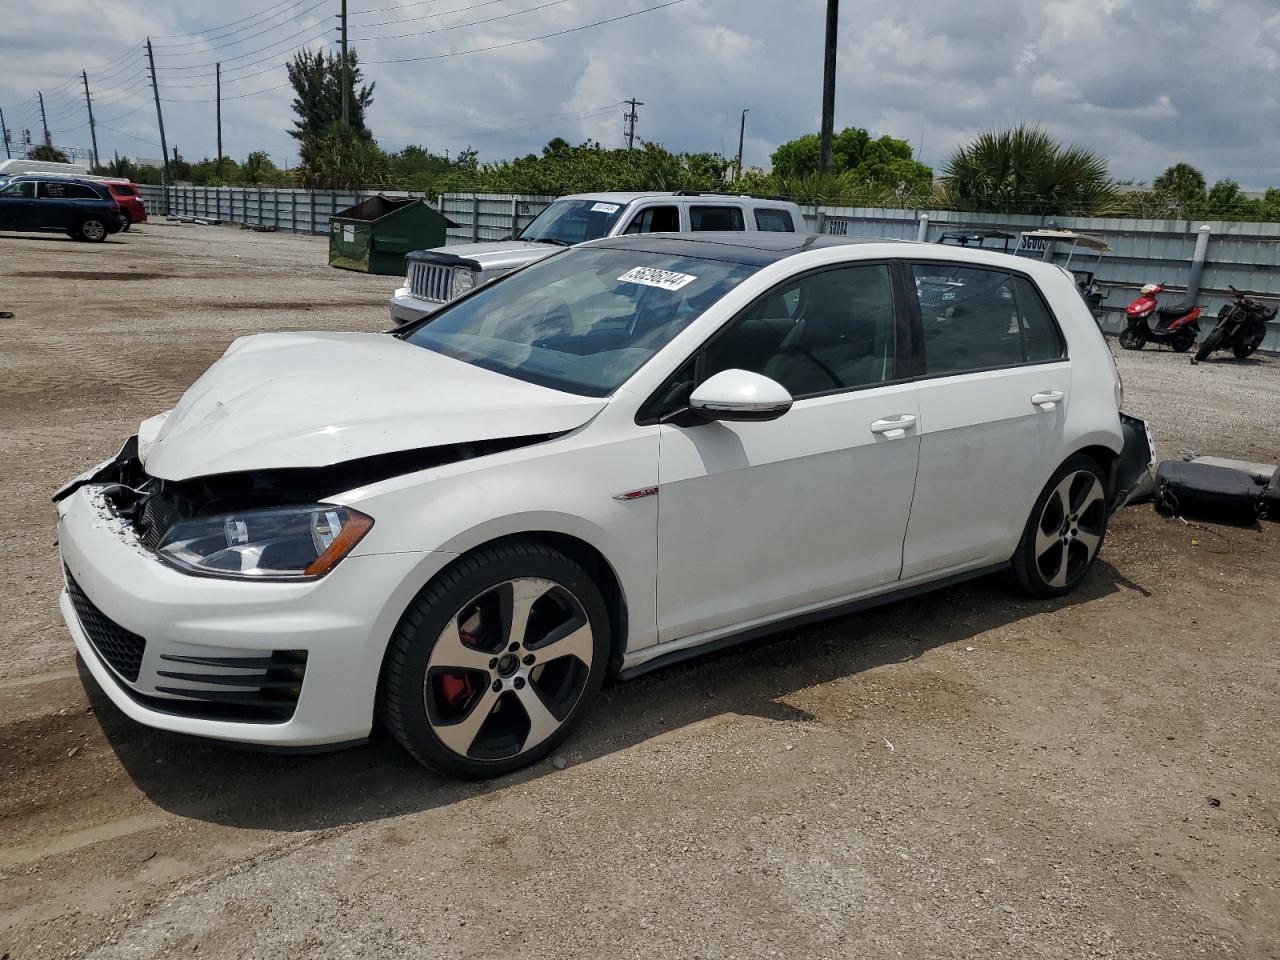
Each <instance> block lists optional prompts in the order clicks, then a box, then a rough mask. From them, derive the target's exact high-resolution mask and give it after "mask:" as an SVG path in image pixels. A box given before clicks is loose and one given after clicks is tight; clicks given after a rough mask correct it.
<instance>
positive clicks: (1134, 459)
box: [1111, 413, 1156, 512]
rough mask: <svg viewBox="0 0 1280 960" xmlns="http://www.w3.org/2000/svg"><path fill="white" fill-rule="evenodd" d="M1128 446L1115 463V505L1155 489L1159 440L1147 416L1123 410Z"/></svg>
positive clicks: (1134, 500)
mask: <svg viewBox="0 0 1280 960" xmlns="http://www.w3.org/2000/svg"><path fill="white" fill-rule="evenodd" d="M1120 430H1121V432H1122V433H1123V434H1124V446H1123V447H1122V448H1121V450H1120V456H1119V457H1117V458H1116V462H1115V464H1114V466H1113V467H1112V475H1111V490H1112V497H1111V509H1112V511H1113V512H1114V511H1116V510H1119V509H1120V508H1121V507H1124V506H1128V505H1129V504H1131V503H1139V502H1141V501H1143V500H1147V499H1150V498H1151V496H1152V495H1153V494H1154V492H1155V475H1154V474H1153V473H1152V470H1153V468H1154V467H1155V464H1156V444H1155V441H1154V440H1153V439H1152V437H1151V429H1150V428H1149V427H1148V426H1147V422H1146V421H1145V420H1139V419H1138V418H1137V417H1131V416H1129V415H1128V414H1127V413H1122V414H1120Z"/></svg>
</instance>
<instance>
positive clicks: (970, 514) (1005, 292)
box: [902, 262, 1071, 579]
mask: <svg viewBox="0 0 1280 960" xmlns="http://www.w3.org/2000/svg"><path fill="white" fill-rule="evenodd" d="M907 271H908V277H909V283H908V284H907V285H908V287H909V290H910V293H911V295H912V305H913V307H915V313H916V317H915V323H916V325H917V326H916V331H915V332H916V337H915V342H916V343H918V344H919V347H920V349H919V350H918V351H917V356H916V366H917V374H918V376H919V380H918V385H919V396H920V471H919V475H918V477H917V480H916V487H915V500H914V503H913V504H912V507H911V522H910V524H909V525H908V528H907V537H906V542H905V544H904V546H903V561H902V562H903V569H902V576H903V579H910V578H912V577H918V576H923V575H933V576H945V575H946V574H947V573H948V572H958V571H959V570H962V569H966V568H972V567H976V566H980V565H982V564H985V563H1000V562H1003V561H1005V560H1007V559H1008V558H1009V556H1010V555H1011V554H1012V552H1013V549H1014V546H1015V545H1016V544H1017V540H1018V537H1019V536H1020V535H1021V532H1022V528H1023V525H1024V524H1025V523H1026V519H1027V516H1028V513H1029V511H1030V509H1031V505H1032V503H1033V501H1034V500H1035V497H1036V495H1037V494H1038V493H1039V492H1040V488H1041V487H1042V486H1043V484H1044V483H1045V481H1046V480H1047V479H1048V477H1049V475H1050V474H1051V473H1052V472H1053V470H1054V469H1056V467H1057V466H1058V464H1059V463H1060V462H1061V461H1062V459H1063V455H1064V453H1063V425H1064V424H1065V422H1066V411H1067V406H1068V405H1069V404H1070V402H1071V397H1070V396H1069V393H1070V385H1071V366H1070V363H1069V361H1068V359H1067V355H1066V346H1065V341H1064V339H1063V337H1062V334H1061V332H1060V331H1059V329H1058V326H1057V324H1056V322H1055V320H1054V319H1053V316H1052V314H1051V313H1050V311H1049V308H1048V306H1047V304H1046V303H1045V301H1044V298H1043V297H1042V296H1041V295H1040V293H1039V291H1038V290H1037V289H1036V287H1035V284H1034V283H1033V282H1032V281H1030V280H1029V279H1027V278H1026V277H1024V276H1022V275H1021V274H1016V273H1012V272H1006V271H1000V270H991V269H988V268H985V267H983V268H977V267H971V266H968V265H966V264H963V263H956V262H933V263H924V262H921V263H912V264H908V266H907Z"/></svg>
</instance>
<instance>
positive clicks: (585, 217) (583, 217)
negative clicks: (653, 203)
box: [517, 200, 626, 246]
mask: <svg viewBox="0 0 1280 960" xmlns="http://www.w3.org/2000/svg"><path fill="white" fill-rule="evenodd" d="M625 206H626V204H625V203H609V202H606V201H603V200H557V201H556V202H555V203H553V204H551V206H549V207H547V209H545V210H543V211H542V212H541V213H540V214H538V215H537V216H536V217H535V218H534V220H533V223H531V224H529V225H528V226H527V227H525V228H524V231H523V232H522V233H521V234H520V236H519V237H518V238H517V239H519V240H536V241H540V242H543V243H555V244H560V245H563V246H571V245H572V244H575V243H586V242H587V241H588V240H599V239H600V238H601V237H606V236H608V235H609V231H610V230H611V229H612V228H613V225H614V224H615V223H616V222H617V221H618V217H619V216H621V215H622V210H623V208H624V207H625Z"/></svg>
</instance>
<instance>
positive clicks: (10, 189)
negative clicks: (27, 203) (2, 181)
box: [0, 180, 36, 200]
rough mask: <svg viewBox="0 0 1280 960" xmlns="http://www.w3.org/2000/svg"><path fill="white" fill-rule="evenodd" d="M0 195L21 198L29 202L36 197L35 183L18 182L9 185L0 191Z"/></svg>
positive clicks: (28, 181)
mask: <svg viewBox="0 0 1280 960" xmlns="http://www.w3.org/2000/svg"><path fill="white" fill-rule="evenodd" d="M0 195H3V196H6V197H23V198H26V199H28V200H30V199H31V198H32V197H34V196H35V195H36V182H35V181H34V180H19V181H18V182H17V183H11V184H9V185H8V186H7V187H5V188H4V189H3V190H0Z"/></svg>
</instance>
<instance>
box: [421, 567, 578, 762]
mask: <svg viewBox="0 0 1280 960" xmlns="http://www.w3.org/2000/svg"><path fill="white" fill-rule="evenodd" d="M593 651H594V638H593V636H592V632H591V622H590V619H589V618H588V617H587V614H586V611H585V610H584V609H583V605H582V602H581V601H580V600H579V599H578V598H577V597H576V596H574V595H573V593H572V592H571V591H570V590H568V589H567V588H566V587H564V586H562V585H561V584H558V583H555V582H553V581H551V580H545V579H539V578H520V579H514V580H507V581H505V582H503V583H499V584H497V585H495V586H493V587H490V588H489V589H487V590H485V592H484V593H482V594H480V595H479V596H477V597H474V598H473V599H472V600H470V601H469V602H468V603H466V604H464V605H463V607H462V609H460V610H458V611H457V612H456V613H455V614H454V615H453V616H452V617H450V618H449V621H448V622H447V624H446V625H445V628H444V630H442V631H441V633H440V636H439V637H438V638H437V639H436V642H435V645H434V646H433V648H432V650H431V656H430V658H429V659H428V661H427V670H426V676H425V679H424V689H423V701H424V703H425V705H426V712H427V722H428V723H429V724H430V726H431V730H432V732H433V733H434V734H435V736H436V737H437V738H438V739H439V741H440V742H441V743H442V744H443V745H444V746H445V747H446V748H448V749H449V750H450V751H452V752H453V753H455V754H458V755H459V756H463V757H467V758H470V759H472V760H505V759H509V758H511V757H515V756H518V755H520V754H522V753H525V752H527V751H529V750H532V749H533V748H535V747H536V746H538V744H540V743H542V742H543V741H545V740H546V739H547V738H548V737H550V736H551V735H552V734H554V733H555V732H556V730H558V729H559V728H560V726H561V725H562V724H563V723H564V722H565V720H566V719H567V718H568V717H569V714H570V713H571V712H572V711H573V708H574V706H575V705H576V704H577V702H578V700H579V699H580V698H581V696H582V692H583V690H584V689H585V688H586V685H587V678H588V676H589V675H590V673H591V664H592V657H593Z"/></svg>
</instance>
